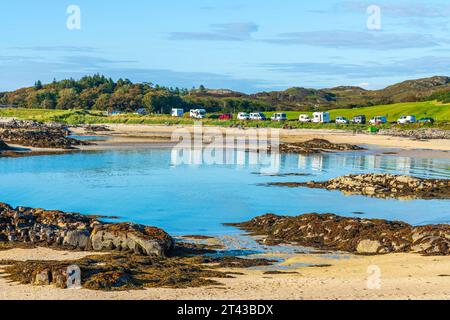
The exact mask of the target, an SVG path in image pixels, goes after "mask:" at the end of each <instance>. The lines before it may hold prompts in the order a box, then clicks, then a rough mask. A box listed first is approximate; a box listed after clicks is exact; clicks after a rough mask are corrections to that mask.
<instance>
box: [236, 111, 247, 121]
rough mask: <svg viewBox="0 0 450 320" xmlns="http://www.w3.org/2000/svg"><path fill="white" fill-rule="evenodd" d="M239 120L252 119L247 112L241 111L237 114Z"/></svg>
mask: <svg viewBox="0 0 450 320" xmlns="http://www.w3.org/2000/svg"><path fill="white" fill-rule="evenodd" d="M237 119H238V120H250V115H249V114H248V113H247V112H239V113H238V115H237Z"/></svg>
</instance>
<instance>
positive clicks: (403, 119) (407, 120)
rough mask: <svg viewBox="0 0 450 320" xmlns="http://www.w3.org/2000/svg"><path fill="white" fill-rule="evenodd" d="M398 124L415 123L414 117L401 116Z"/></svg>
mask: <svg viewBox="0 0 450 320" xmlns="http://www.w3.org/2000/svg"><path fill="white" fill-rule="evenodd" d="M397 123H398V124H407V123H416V117H415V116H401V117H400V119H398V120H397Z"/></svg>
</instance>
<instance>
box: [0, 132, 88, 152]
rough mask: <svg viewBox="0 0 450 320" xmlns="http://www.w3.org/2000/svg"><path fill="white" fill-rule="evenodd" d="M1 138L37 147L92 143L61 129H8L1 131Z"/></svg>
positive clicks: (71, 147) (69, 146) (61, 146)
mask: <svg viewBox="0 0 450 320" xmlns="http://www.w3.org/2000/svg"><path fill="white" fill-rule="evenodd" d="M0 138H1V139H3V140H4V141H6V142H8V143H10V144H17V145H21V146H26V147H36V148H54V149H73V147H74V146H80V145H89V144H91V143H89V142H87V141H80V140H76V139H72V138H69V137H67V132H66V131H65V130H61V129H39V130H24V129H17V130H11V129H7V130H3V131H0Z"/></svg>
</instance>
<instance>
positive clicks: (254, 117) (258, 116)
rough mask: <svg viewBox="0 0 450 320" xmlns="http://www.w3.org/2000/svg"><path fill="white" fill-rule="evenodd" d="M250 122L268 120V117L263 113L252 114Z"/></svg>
mask: <svg viewBox="0 0 450 320" xmlns="http://www.w3.org/2000/svg"><path fill="white" fill-rule="evenodd" d="M250 120H259V121H261V120H266V116H265V115H264V113H262V112H254V113H250Z"/></svg>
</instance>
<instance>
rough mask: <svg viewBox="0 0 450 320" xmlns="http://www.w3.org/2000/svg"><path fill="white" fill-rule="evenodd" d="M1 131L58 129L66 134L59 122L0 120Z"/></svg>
mask: <svg viewBox="0 0 450 320" xmlns="http://www.w3.org/2000/svg"><path fill="white" fill-rule="evenodd" d="M0 128H1V129H13V130H16V129H26V130H44V129H59V130H65V131H66V132H68V129H67V126H66V125H65V124H63V123H59V122H47V123H42V122H37V121H33V120H18V119H14V118H0Z"/></svg>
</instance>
